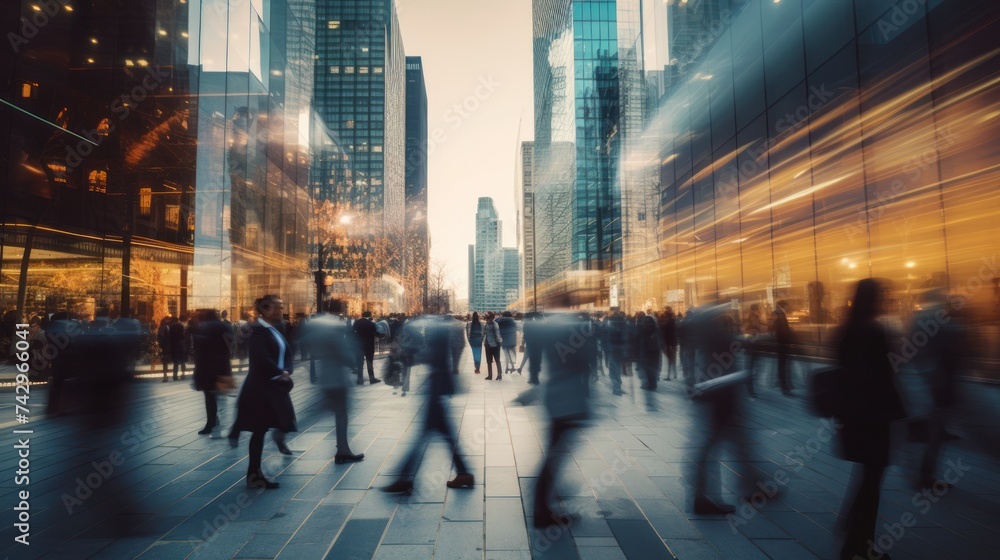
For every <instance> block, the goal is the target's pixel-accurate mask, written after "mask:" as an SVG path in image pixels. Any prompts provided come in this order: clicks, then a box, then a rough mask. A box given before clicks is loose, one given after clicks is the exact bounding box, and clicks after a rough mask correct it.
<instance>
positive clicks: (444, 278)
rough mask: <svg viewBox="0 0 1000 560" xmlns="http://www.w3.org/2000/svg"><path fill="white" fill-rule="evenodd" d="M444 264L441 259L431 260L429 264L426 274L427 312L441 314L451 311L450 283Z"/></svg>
mask: <svg viewBox="0 0 1000 560" xmlns="http://www.w3.org/2000/svg"><path fill="white" fill-rule="evenodd" d="M445 269H446V265H445V264H444V263H443V262H441V261H433V262H431V264H430V272H429V274H428V276H427V283H428V285H429V286H428V295H427V312H428V313H432V314H435V315H441V314H444V313H448V312H450V311H451V305H452V303H453V302H452V301H451V295H450V293H449V292H450V290H451V288H452V285H451V283H449V282H448V275H447V272H446V270H445Z"/></svg>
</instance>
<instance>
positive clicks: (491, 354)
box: [483, 311, 503, 381]
mask: <svg viewBox="0 0 1000 560" xmlns="http://www.w3.org/2000/svg"><path fill="white" fill-rule="evenodd" d="M483 342H484V343H485V346H486V381H492V380H493V364H494V363H496V365H497V381H500V380H501V379H503V369H502V368H503V366H501V365H500V346H501V345H502V344H503V337H501V336H500V326H499V325H497V322H496V314H494V313H493V312H492V311H490V312H489V313H487V314H486V324H485V325H483Z"/></svg>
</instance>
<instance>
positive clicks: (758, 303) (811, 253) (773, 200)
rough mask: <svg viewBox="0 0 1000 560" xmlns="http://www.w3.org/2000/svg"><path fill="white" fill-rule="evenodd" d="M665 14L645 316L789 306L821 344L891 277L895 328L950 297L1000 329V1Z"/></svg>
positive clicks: (633, 293) (633, 277) (654, 123)
mask: <svg viewBox="0 0 1000 560" xmlns="http://www.w3.org/2000/svg"><path fill="white" fill-rule="evenodd" d="M661 7H662V4H661ZM667 8H668V9H671V10H673V11H671V12H670V15H671V18H669V19H672V21H673V23H672V24H671V28H672V31H673V36H672V37H671V38H670V49H671V61H675V62H674V65H675V66H678V68H677V69H675V71H674V72H673V75H675V76H677V77H678V79H676V80H675V81H674V82H673V83H671V84H669V88H668V89H667V91H666V93H665V95H664V96H663V100H662V103H660V104H659V106H658V107H657V109H656V111H655V114H654V115H653V118H652V120H651V121H650V129H649V136H648V138H649V139H650V142H649V143H650V147H651V148H652V149H653V150H655V152H656V153H658V154H659V158H658V160H659V161H658V162H657V164H656V166H655V168H656V173H657V176H658V177H659V178H660V198H659V200H660V204H659V205H658V206H659V207H658V210H657V212H658V218H659V224H660V231H659V243H658V245H659V251H660V258H658V259H656V260H655V261H654V262H651V263H647V264H640V265H638V266H636V267H635V268H628V269H626V270H625V271H624V275H625V276H626V280H625V283H624V285H625V287H626V289H625V294H626V295H627V299H628V303H627V304H625V305H627V307H628V308H629V310H630V311H631V310H635V309H640V308H647V307H654V308H660V307H662V306H665V305H669V306H672V307H673V308H674V309H675V310H677V311H681V312H683V313H687V311H688V310H690V309H691V308H693V307H696V306H702V305H717V304H725V305H726V307H727V308H728V309H729V312H730V313H731V314H732V315H733V318H734V319H735V320H736V322H737V323H740V322H741V321H742V319H743V318H744V317H746V315H747V314H748V313H749V312H750V310H751V309H756V312H757V313H760V314H762V315H764V316H768V315H769V314H770V313H771V312H772V311H777V310H778V309H779V308H780V309H781V310H782V311H784V313H785V314H786V315H787V317H788V321H789V323H790V324H791V326H792V328H793V329H794V331H795V337H796V341H797V344H798V345H800V348H802V349H806V348H809V347H812V348H813V349H815V350H816V351H818V349H820V348H821V347H823V346H826V345H829V343H830V341H831V333H834V332H835V327H836V325H838V324H842V322H843V321H844V320H845V319H846V317H847V315H848V312H849V310H850V308H851V305H852V299H853V297H854V290H855V289H856V286H857V283H858V281H859V280H861V279H864V278H871V277H877V278H883V279H887V280H889V281H890V282H891V287H890V286H889V285H887V287H888V288H889V289H890V295H889V296H888V297H887V301H890V302H891V306H889V308H888V309H887V312H888V313H889V318H890V320H891V321H893V322H896V323H897V324H900V323H902V324H905V323H907V322H908V321H909V320H910V318H911V317H913V316H914V314H915V313H917V312H918V311H919V310H921V309H926V305H927V296H928V294H931V296H932V298H933V294H934V293H937V292H938V291H945V292H947V293H949V294H951V297H953V298H954V300H953V301H960V302H961V304H960V305H961V306H962V307H963V308H964V309H963V314H964V313H968V315H967V317H968V323H967V324H981V325H986V324H995V321H996V320H997V317H998V315H1000V314H998V309H1000V307H998V306H997V303H996V301H997V292H996V290H994V287H995V286H996V285H997V283H998V282H1000V280H998V278H1000V273H998V269H997V267H996V265H995V263H992V264H990V263H987V262H986V259H983V255H992V254H995V253H996V251H997V248H998V243H1000V241H998V240H1000V221H998V220H996V211H995V208H997V207H998V205H1000V191H998V190H997V188H996V185H997V183H998V181H1000V171H998V169H997V166H996V161H997V158H996V149H995V144H996V138H997V137H998V136H1000V120H998V119H996V118H994V117H995V115H996V108H997V106H998V104H1000V94H998V92H1000V90H998V89H997V88H995V87H986V84H987V83H989V82H990V80H995V79H996V68H997V67H998V64H1000V57H998V54H997V53H998V52H1000V5H998V4H997V3H988V2H963V1H961V0H941V1H935V2H895V3H894V2H871V1H868V0H855V1H854V2H851V1H849V0H813V1H811V2H785V1H783V2H771V1H748V2H737V1H735V0H733V1H731V2H726V3H722V2H718V1H715V2H708V1H702V2H695V1H691V2H687V3H684V2H668V3H667ZM719 8H721V10H720V9H719ZM699 10H700V12H699ZM681 66H682V67H683V68H681ZM915 154H919V155H918V156H916V157H915ZM981 281H984V282H985V284H986V286H987V288H986V289H981V288H982V284H981V283H980V282H981ZM991 284H992V286H991ZM932 301H933V299H932ZM969 358H970V359H972V360H976V359H979V358H986V355H985V353H983V354H981V355H978V356H969ZM988 359H990V360H992V359H993V358H992V357H989V358H988ZM983 363H984V364H985V362H983ZM987 369H988V368H987V367H986V366H985V365H984V367H983V369H982V370H981V371H985V370H987Z"/></svg>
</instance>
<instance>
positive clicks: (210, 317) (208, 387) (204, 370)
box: [191, 309, 233, 435]
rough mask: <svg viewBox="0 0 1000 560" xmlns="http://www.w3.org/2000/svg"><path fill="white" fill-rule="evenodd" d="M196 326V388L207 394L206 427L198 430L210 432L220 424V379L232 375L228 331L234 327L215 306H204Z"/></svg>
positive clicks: (204, 433)
mask: <svg viewBox="0 0 1000 560" xmlns="http://www.w3.org/2000/svg"><path fill="white" fill-rule="evenodd" d="M198 313H199V315H200V318H199V321H198V323H197V326H196V327H194V328H192V332H191V336H192V338H193V339H194V388H195V390H196V391H201V392H203V393H204V394H205V414H206V416H207V418H208V419H207V420H206V421H205V427H204V428H203V429H202V430H201V431H200V432H198V433H199V434H201V435H206V434H211V433H212V430H213V429H215V427H216V426H218V425H219V414H218V413H219V404H218V396H219V383H220V381H222V382H225V381H231V380H232V376H233V369H232V363H231V362H230V359H231V358H230V352H229V344H228V341H227V337H226V335H230V336H231V335H232V331H231V327H230V326H229V325H227V324H226V323H224V322H223V321H221V320H220V319H219V312H218V311H216V310H214V309H202V310H200V311H199V312H198Z"/></svg>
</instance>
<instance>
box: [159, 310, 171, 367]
mask: <svg viewBox="0 0 1000 560" xmlns="http://www.w3.org/2000/svg"><path fill="white" fill-rule="evenodd" d="M172 320H173V319H172V318H171V317H170V316H169V315H167V316H165V317H164V318H162V319H160V327H159V328H158V329H156V345H157V347H158V348H159V351H160V360H161V361H162V362H163V382H164V383H166V382H167V381H168V379H167V362H168V361H170V358H171V357H172V353H171V351H170V322H171V321H172Z"/></svg>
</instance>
